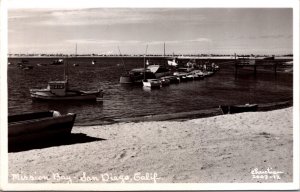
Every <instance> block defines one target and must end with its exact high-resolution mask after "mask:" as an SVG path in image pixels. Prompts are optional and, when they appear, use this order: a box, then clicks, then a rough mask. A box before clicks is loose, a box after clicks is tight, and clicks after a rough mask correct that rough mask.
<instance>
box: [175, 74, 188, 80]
mask: <svg viewBox="0 0 300 192" xmlns="http://www.w3.org/2000/svg"><path fill="white" fill-rule="evenodd" d="M173 75H174V76H175V77H177V78H179V79H180V82H185V81H188V78H187V75H188V73H185V72H174V73H173Z"/></svg>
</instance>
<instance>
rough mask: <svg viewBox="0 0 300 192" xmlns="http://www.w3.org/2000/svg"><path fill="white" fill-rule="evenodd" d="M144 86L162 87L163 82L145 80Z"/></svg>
mask: <svg viewBox="0 0 300 192" xmlns="http://www.w3.org/2000/svg"><path fill="white" fill-rule="evenodd" d="M143 86H144V87H149V88H160V87H161V82H160V81H158V80H151V79H148V80H147V81H143Z"/></svg>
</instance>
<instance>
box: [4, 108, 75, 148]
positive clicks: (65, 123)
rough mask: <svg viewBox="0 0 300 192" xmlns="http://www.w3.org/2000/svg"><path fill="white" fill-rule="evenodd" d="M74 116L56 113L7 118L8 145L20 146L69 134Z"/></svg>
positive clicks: (47, 112)
mask: <svg viewBox="0 0 300 192" xmlns="http://www.w3.org/2000/svg"><path fill="white" fill-rule="evenodd" d="M75 117H76V114H74V113H68V114H66V115H61V114H60V113H59V112H58V111H43V112H34V113H23V114H17V115H9V116H8V145H9V146H11V145H13V146H14V145H20V144H25V143H32V142H36V141H44V140H46V139H55V138H58V137H65V136H68V135H70V134H71V130H72V127H73V124H74V121H75Z"/></svg>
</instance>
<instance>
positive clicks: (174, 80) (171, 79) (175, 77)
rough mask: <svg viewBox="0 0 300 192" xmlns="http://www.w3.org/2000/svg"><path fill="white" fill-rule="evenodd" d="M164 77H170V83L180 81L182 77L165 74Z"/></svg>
mask: <svg viewBox="0 0 300 192" xmlns="http://www.w3.org/2000/svg"><path fill="white" fill-rule="evenodd" d="M162 78H163V79H168V80H169V81H170V84H173V83H180V78H179V77H177V76H172V75H170V76H164V77H162Z"/></svg>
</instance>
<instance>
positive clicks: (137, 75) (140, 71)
mask: <svg viewBox="0 0 300 192" xmlns="http://www.w3.org/2000/svg"><path fill="white" fill-rule="evenodd" d="M144 73H145V77H146V79H155V78H156V76H155V75H154V74H153V73H152V72H151V71H150V70H148V69H146V70H145V69H144V68H135V69H132V70H130V71H129V72H127V73H124V74H122V75H121V77H120V83H121V84H141V83H142V81H143V79H144Z"/></svg>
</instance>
